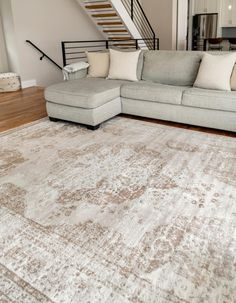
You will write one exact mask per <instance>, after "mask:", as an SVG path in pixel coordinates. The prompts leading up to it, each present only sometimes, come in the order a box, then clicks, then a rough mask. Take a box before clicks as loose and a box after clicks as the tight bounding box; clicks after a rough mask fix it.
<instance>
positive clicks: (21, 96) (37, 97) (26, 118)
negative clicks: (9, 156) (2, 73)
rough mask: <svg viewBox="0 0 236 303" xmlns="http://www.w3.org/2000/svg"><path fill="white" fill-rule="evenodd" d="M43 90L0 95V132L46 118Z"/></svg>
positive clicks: (37, 89)
mask: <svg viewBox="0 0 236 303" xmlns="http://www.w3.org/2000/svg"><path fill="white" fill-rule="evenodd" d="M46 116H47V113H46V104H45V99H44V96H43V89H42V88H40V87H30V88H26V89H23V90H21V91H17V92H12V93H0V132H1V131H5V130H8V129H11V128H14V127H17V126H21V125H23V124H26V123H30V122H33V121H36V120H38V119H41V118H43V117H46Z"/></svg>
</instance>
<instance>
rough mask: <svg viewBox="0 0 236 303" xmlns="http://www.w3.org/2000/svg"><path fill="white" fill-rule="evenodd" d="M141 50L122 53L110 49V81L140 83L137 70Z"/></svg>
mask: <svg viewBox="0 0 236 303" xmlns="http://www.w3.org/2000/svg"><path fill="white" fill-rule="evenodd" d="M140 53H141V50H137V51H133V52H122V51H118V50H114V49H110V69H109V75H108V79H119V80H129V81H138V76H137V69H138V61H139V56H140Z"/></svg>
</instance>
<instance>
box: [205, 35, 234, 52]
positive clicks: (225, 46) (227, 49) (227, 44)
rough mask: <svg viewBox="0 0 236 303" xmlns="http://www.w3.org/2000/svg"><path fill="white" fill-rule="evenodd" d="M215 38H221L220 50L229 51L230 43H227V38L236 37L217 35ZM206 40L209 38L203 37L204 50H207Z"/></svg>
mask: <svg viewBox="0 0 236 303" xmlns="http://www.w3.org/2000/svg"><path fill="white" fill-rule="evenodd" d="M217 38H221V39H223V41H222V43H221V45H222V46H223V49H222V51H229V48H230V43H229V39H236V37H235V38H234V37H229V38H227V37H217ZM208 40H209V39H204V51H206V50H208Z"/></svg>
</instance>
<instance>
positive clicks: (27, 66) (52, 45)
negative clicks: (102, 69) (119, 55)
mask: <svg viewBox="0 0 236 303" xmlns="http://www.w3.org/2000/svg"><path fill="white" fill-rule="evenodd" d="M1 1H2V3H5V4H6V2H8V3H9V2H11V9H12V19H13V20H12V22H13V24H14V31H15V33H14V37H15V41H16V48H15V54H16V55H17V56H18V64H19V71H18V72H19V73H20V75H21V79H22V81H29V80H33V79H36V81H37V85H40V86H46V85H49V84H51V83H55V82H58V81H60V80H61V79H62V76H61V71H60V70H58V69H57V68H56V67H55V66H54V65H52V64H51V63H50V62H49V61H47V59H44V60H43V61H40V60H39V57H40V54H39V53H38V52H37V51H36V50H35V49H33V48H32V47H31V46H29V45H28V44H27V43H26V42H25V40H27V39H28V40H32V42H33V43H35V44H36V45H38V46H39V48H41V49H42V50H43V51H44V52H45V53H47V54H48V55H49V56H50V57H52V59H53V60H54V61H56V62H57V63H58V64H59V65H62V52H61V41H63V40H91V39H100V38H101V34H100V33H99V32H98V30H97V29H96V27H95V26H94V25H93V23H92V22H91V21H90V19H89V18H88V16H87V15H86V13H85V12H84V11H83V10H82V9H81V8H80V6H79V5H78V3H77V1H76V0H20V1H19V0H1ZM9 29H10V28H5V30H6V31H7V32H8V30H9ZM12 68H13V71H14V69H15V67H12Z"/></svg>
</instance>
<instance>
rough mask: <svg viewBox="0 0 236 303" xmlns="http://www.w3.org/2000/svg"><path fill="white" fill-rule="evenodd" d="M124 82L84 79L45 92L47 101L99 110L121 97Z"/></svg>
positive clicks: (53, 87)
mask: <svg viewBox="0 0 236 303" xmlns="http://www.w3.org/2000/svg"><path fill="white" fill-rule="evenodd" d="M123 82H124V81H117V80H106V79H99V78H83V79H78V80H71V81H66V82H62V83H58V84H55V85H51V86H49V87H48V88H47V89H46V90H45V98H46V100H47V101H50V102H53V103H58V104H63V105H68V106H74V107H81V108H88V109H92V108H97V107H99V106H101V105H103V104H105V103H107V102H109V101H111V100H113V99H116V98H118V97H120V87H121V85H122V83H123Z"/></svg>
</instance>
